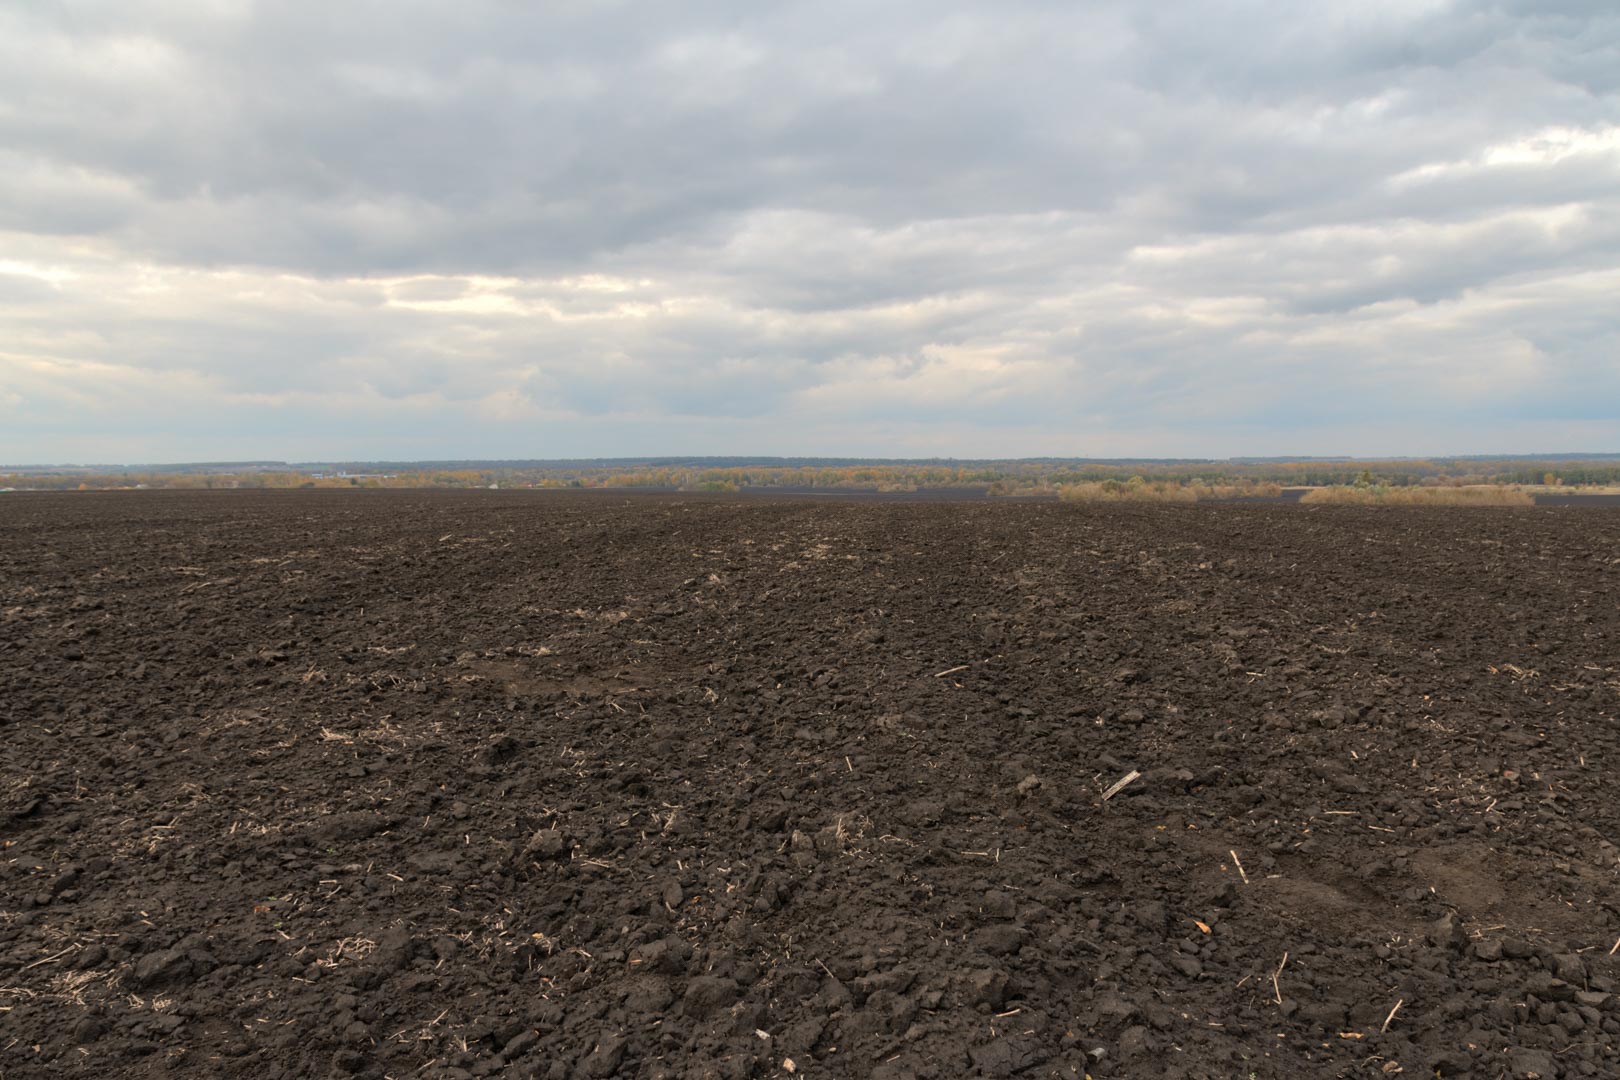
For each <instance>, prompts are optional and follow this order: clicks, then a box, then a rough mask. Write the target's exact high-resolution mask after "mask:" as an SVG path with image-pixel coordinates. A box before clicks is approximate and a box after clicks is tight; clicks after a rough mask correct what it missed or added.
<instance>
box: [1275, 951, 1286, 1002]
mask: <svg viewBox="0 0 1620 1080" xmlns="http://www.w3.org/2000/svg"><path fill="white" fill-rule="evenodd" d="M1287 966H1288V954H1287V953H1283V958H1282V963H1280V964H1278V965H1277V970H1276V971H1273V972H1272V973H1271V992H1272V993H1273V994H1275V995H1276V997H1277V1004H1278V1005H1281V1004H1282V987H1281V986H1278V985H1277V977H1278V976H1279V975H1281V974H1282V969H1283V968H1285V967H1287Z"/></svg>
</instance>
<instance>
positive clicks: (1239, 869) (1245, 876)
mask: <svg viewBox="0 0 1620 1080" xmlns="http://www.w3.org/2000/svg"><path fill="white" fill-rule="evenodd" d="M1227 854H1228V855H1230V856H1232V865H1233V866H1235V867H1237V872H1238V877H1240V878H1242V879H1243V884H1245V885H1247V884H1248V883H1249V875H1248V874H1246V873H1244V872H1243V860H1241V859H1239V858H1238V857H1237V851H1236V850H1235V849H1234V850H1231V851H1228V852H1227Z"/></svg>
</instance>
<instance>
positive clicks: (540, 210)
mask: <svg viewBox="0 0 1620 1080" xmlns="http://www.w3.org/2000/svg"><path fill="white" fill-rule="evenodd" d="M1617 133H1620V12H1616V11H1615V10H1614V9H1613V7H1612V5H1608V4H1601V3H1593V4H1582V3H1577V2H1573V0H1570V2H1564V3H1557V4H1548V3H1535V4H1530V3H1488V2H1484V0H1480V2H1477V3H1475V2H1455V3H1452V2H1394V0H1389V2H1380V3H1372V4H1363V5H1357V6H1356V7H1354V8H1342V9H1338V10H1337V11H1334V12H1326V11H1322V10H1316V9H1311V8H1302V7H1300V6H1299V5H1295V4H1285V3H1281V2H1280V0H1276V2H1269V0H1246V2H1234V3H1232V4H1227V5H1222V7H1221V8H1220V10H1219V11H1215V10H1213V9H1211V8H1209V7H1208V6H1207V5H1199V4H1192V3H1190V2H1189V3H1175V2H1172V3H1166V4H1157V5H1148V6H1143V5H1137V4H1130V3H1124V2H1119V3H1112V4H1100V5H1083V6H1074V5H1060V4H1052V3H1047V2H1039V0H1029V2H1011V3H1007V4H1002V5H996V6H995V7H994V8H986V7H983V6H982V5H969V4H954V3H944V4H940V3H929V4H923V3H920V2H917V3H900V4H893V5H884V6H883V7H881V8H873V7H872V6H871V5H865V4H859V5H858V4H855V3H853V2H830V3H826V4H818V5H777V6H771V5H766V6H761V5H753V4H742V3H736V2H720V0H712V2H703V3H699V4H695V5H682V6H681V8H680V9H679V10H676V9H673V8H663V7H659V6H656V5H654V6H633V7H632V6H629V5H623V4H586V3H564V4H556V5H536V6H532V7H525V6H521V5H519V6H513V5H509V4H505V3H499V2H497V0H488V2H484V3H479V2H470V3H467V4H463V5H457V6H455V7H423V8H418V7H414V6H409V5H397V4H382V3H356V4H345V5H339V6H337V7H333V6H331V5H315V4H312V3H311V4H305V3H296V2H291V3H275V4H270V3H251V2H247V0H241V2H223V0H222V2H218V3H212V4H202V5H170V4H165V3H156V2H153V3H135V4H130V3H111V2H105V3H92V4H79V5H73V6H63V5H13V6H11V7H10V8H7V9H5V10H3V11H0V147H3V148H4V149H3V150H0V330H3V331H4V333H3V335H0V409H3V410H4V415H5V418H6V419H5V424H4V425H3V426H0V460H8V461H38V460H46V459H58V460H61V459H75V458H77V459H85V458H91V457H102V458H108V457H111V458H115V459H116V458H131V459H133V458H159V459H174V458H180V457H187V456H201V457H209V458H220V457H258V456H270V457H293V458H309V457H321V456H339V455H341V456H350V457H396V458H397V457H410V456H419V457H434V458H444V457H463V456H465V457H477V456H497V455H498V456H560V455H569V454H577V455H582V456H583V455H606V454H645V453H657V452H701V451H712V452H763V453H769V452H779V453H805V452H819V453H829V454H831V453H884V454H895V453H906V452H923V453H954V454H960V455H987V454H1022V453H1031V454H1036V453H1038V454H1054V453H1079V454H1093V455H1094V454H1107V453H1121V454H1141V453H1158V454H1165V455H1172V454H1174V455H1180V454H1216V455H1219V454H1228V453H1290V452H1292V453H1331V452H1347V451H1353V452H1361V453H1397V452H1426V453H1438V452H1450V451H1456V452H1463V451H1471V450H1481V451H1487V450H1488V451H1497V450H1501V451H1512V450H1536V449H1614V448H1615V447H1616V444H1617V442H1620V349H1617V345H1620V314H1617V312H1616V309H1615V305H1614V304H1613V299H1612V298H1613V296H1614V295H1616V291H1615V288H1616V286H1617V285H1620V194H1617V193H1620V134H1617Z"/></svg>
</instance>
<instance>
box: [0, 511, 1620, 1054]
mask: <svg viewBox="0 0 1620 1080" xmlns="http://www.w3.org/2000/svg"><path fill="white" fill-rule="evenodd" d="M1617 526H1620V512H1616V511H1614V510H1608V509H1536V510H1465V509H1439V510H1424V509H1404V508H1403V509H1386V510H1367V509H1355V508H1337V507H1326V508H1321V509H1314V510H1312V509H1304V508H1300V507H1291V506H1252V505H1251V506H1233V505H1228V506H1070V505H1059V504H1006V503H975V504H957V505H952V504H941V503H928V502H917V503H893V504H886V503H877V502H866V503H851V502H846V503H826V502H815V501H809V500H781V501H771V500H762V499H757V498H756V499H749V500H747V501H745V502H744V501H739V500H735V499H730V500H728V499H724V498H705V497H674V496H663V497H660V496H635V497H629V498H623V497H606V496H591V497H579V496H577V495H567V494H562V495H543V494H528V493H507V492H484V493H466V494H416V493H284V494H249V493H215V494H178V493H175V494H171V493H158V492H144V493H117V494H85V495H12V496H7V497H4V499H3V501H0V541H3V543H0V738H3V739H4V747H5V755H4V764H3V766H0V780H3V791H0V839H3V843H4V853H3V856H0V1010H4V1011H0V1074H3V1075H4V1076H5V1077H7V1078H10V1077H34V1076H40V1077H43V1076H98V1077H100V1076H110V1075H122V1076H135V1077H169V1076H188V1077H189V1076H207V1077H215V1076H220V1077H255V1078H257V1077H278V1076H282V1077H292V1076H324V1075H328V1074H336V1075H351V1074H352V1075H360V1076H366V1077H383V1076H392V1077H401V1078H403V1077H406V1076H424V1077H427V1076H443V1077H464V1076H469V1075H471V1076H489V1075H498V1076H517V1077H528V1076H539V1077H558V1078H562V1077H609V1076H625V1077H640V1078H650V1077H710V1076H714V1077H749V1076H786V1075H788V1074H789V1073H792V1074H793V1075H795V1076H801V1077H846V1076H847V1077H884V1078H890V1080H895V1078H902V1077H937V1078H953V1077H960V1076H969V1075H984V1076H998V1077H1003V1076H1010V1075H1018V1076H1028V1077H1048V1076H1060V1077H1081V1076H1084V1075H1086V1074H1088V1073H1089V1074H1090V1075H1091V1076H1092V1077H1095V1078H1097V1080H1102V1078H1107V1077H1154V1076H1167V1077H1221V1078H1238V1080H1243V1078H1246V1077H1251V1076H1253V1077H1328V1076H1354V1077H1360V1076H1379V1077H1383V1076H1391V1075H1398V1074H1404V1075H1405V1076H1409V1077H1410V1076H1424V1077H1428V1076H1433V1075H1435V1074H1436V1073H1439V1074H1440V1075H1443V1076H1479V1077H1498V1076H1520V1077H1529V1076H1537V1075H1539V1076H1541V1077H1546V1078H1551V1077H1560V1078H1562V1077H1603V1076H1611V1077H1612V1076H1617V1075H1620V1065H1617V1062H1620V997H1617V996H1616V994H1615V991H1616V989H1617V985H1616V980H1617V979H1620V955H1617V954H1616V950H1615V949H1614V948H1613V946H1615V945H1616V944H1617V939H1620V896H1617V893H1616V884H1617V869H1620V852H1617V850H1616V847H1615V842H1616V840H1617V839H1620V799H1617V797H1616V795H1615V792H1616V790H1617V786H1616V785H1617V782H1620V730H1617V727H1616V720H1615V713H1616V711H1617V706H1620V609H1617V605H1616V597H1617V596H1620V528H1617ZM1132 771H1139V772H1140V773H1141V776H1140V777H1139V778H1137V779H1136V780H1135V781H1133V782H1132V783H1130V784H1128V785H1126V786H1125V787H1124V788H1123V789H1122V790H1120V791H1119V793H1118V794H1116V795H1114V796H1113V797H1112V798H1111V799H1108V800H1107V801H1104V800H1103V798H1102V795H1103V793H1104V792H1105V791H1106V790H1108V789H1109V787H1110V786H1111V785H1114V784H1115V782H1116V781H1118V780H1120V779H1121V778H1122V777H1124V776H1125V775H1126V774H1127V773H1129V772H1132ZM1285 961H1286V962H1285ZM1279 999H1280V1004H1279ZM790 1062H791V1065H790V1064H789V1063H790Z"/></svg>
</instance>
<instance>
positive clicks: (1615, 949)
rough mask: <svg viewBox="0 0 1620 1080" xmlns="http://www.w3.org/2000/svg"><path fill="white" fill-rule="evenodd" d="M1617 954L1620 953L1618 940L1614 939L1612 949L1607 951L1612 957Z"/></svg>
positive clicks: (1619, 941) (1619, 940) (1619, 939)
mask: <svg viewBox="0 0 1620 1080" xmlns="http://www.w3.org/2000/svg"><path fill="white" fill-rule="evenodd" d="M1617 952H1620V938H1615V939H1614V948H1612V949H1610V950H1609V955H1610V956H1613V955H1614V954H1615V953H1617Z"/></svg>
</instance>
